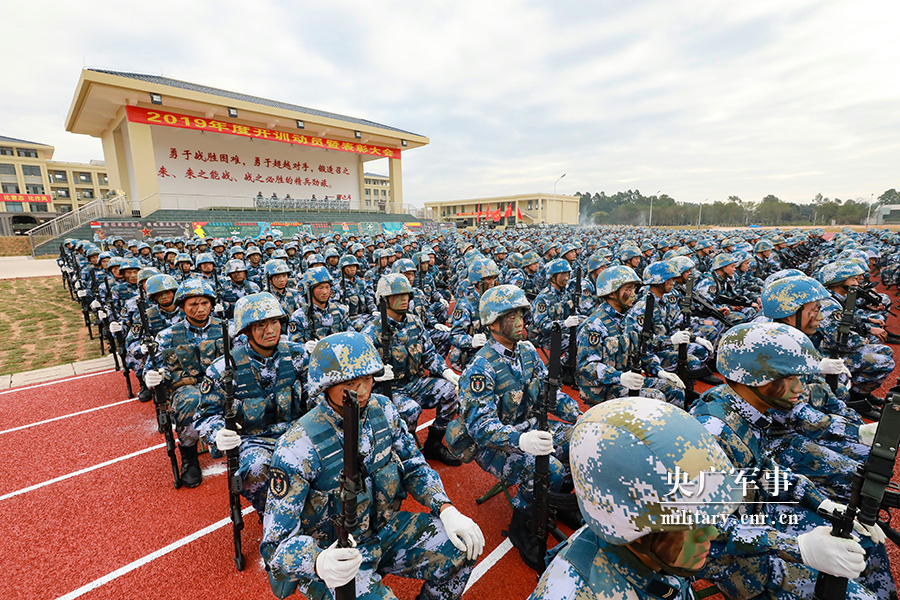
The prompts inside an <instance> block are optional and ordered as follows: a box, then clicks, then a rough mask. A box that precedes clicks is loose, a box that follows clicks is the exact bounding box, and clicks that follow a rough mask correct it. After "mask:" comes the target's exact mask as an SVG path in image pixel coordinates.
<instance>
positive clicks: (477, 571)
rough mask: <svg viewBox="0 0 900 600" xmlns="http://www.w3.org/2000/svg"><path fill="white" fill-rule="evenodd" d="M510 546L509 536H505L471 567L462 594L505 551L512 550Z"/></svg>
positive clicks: (495, 562) (504, 553)
mask: <svg viewBox="0 0 900 600" xmlns="http://www.w3.org/2000/svg"><path fill="white" fill-rule="evenodd" d="M512 547H513V545H512V542H510V541H509V538H506V539H504V540H503V541H502V542H500V545H499V546H497V547H496V548H494V551H493V552H491V553H490V554H488V555H487V556H485V557H484V560H483V561H481V562H480V563H478V564H477V565H476V566H475V568H474V569H472V575H470V576H469V581H468V582H467V583H466V589H464V590H463V594H465V593H466V592H468V591H469V588H470V587H472V586H473V585H475V582H476V581H478V580H479V579H481V577H482V575H484V574H485V573H487V572H488V571H489V570H490V569H491V567H493V566H494V565H495V564H497V561H499V560H500V559H501V558H503V557H504V556H506V553H507V552H509V551H510V550H512Z"/></svg>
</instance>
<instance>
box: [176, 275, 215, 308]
mask: <svg viewBox="0 0 900 600" xmlns="http://www.w3.org/2000/svg"><path fill="white" fill-rule="evenodd" d="M194 296H204V297H206V298H209V301H210V302H212V303H213V304H215V303H216V290H214V289H213V287H212V286H211V285H210V284H209V282H208V281H206V280H205V279H201V278H200V277H193V278H191V279H188V280H187V281H182V282H181V285H180V286H178V291H177V292H176V293H175V304H177V305H178V306H183V305H184V302H185V300H187V299H188V298H193V297H194Z"/></svg>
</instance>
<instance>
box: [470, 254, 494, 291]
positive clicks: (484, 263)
mask: <svg viewBox="0 0 900 600" xmlns="http://www.w3.org/2000/svg"><path fill="white" fill-rule="evenodd" d="M499 275H500V269H498V268H497V263H495V262H494V261H493V260H491V259H489V258H484V257H481V258H476V259H475V260H474V261H472V264H470V265H469V277H468V279H469V283H471V284H472V285H475V284H476V283H478V282H480V281H481V280H482V279H487V278H489V277H498V276H499Z"/></svg>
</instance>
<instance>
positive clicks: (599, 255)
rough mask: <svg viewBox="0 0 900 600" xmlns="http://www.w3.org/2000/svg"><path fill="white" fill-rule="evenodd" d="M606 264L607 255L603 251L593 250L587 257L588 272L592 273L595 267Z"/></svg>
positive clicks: (598, 267) (607, 261) (602, 266)
mask: <svg viewBox="0 0 900 600" xmlns="http://www.w3.org/2000/svg"><path fill="white" fill-rule="evenodd" d="M607 265H609V256H608V255H606V254H604V253H603V252H595V253H594V255H593V256H591V257H590V258H589V259H588V273H593V272H594V271H596V270H597V269H602V268H604V267H606V266H607Z"/></svg>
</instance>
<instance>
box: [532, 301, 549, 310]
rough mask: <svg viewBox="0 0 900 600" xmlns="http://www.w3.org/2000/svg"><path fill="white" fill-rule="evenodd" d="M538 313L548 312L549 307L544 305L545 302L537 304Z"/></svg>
mask: <svg viewBox="0 0 900 600" xmlns="http://www.w3.org/2000/svg"><path fill="white" fill-rule="evenodd" d="M534 308H535V311H536V312H547V305H546V304H544V301H543V300H541V301H540V302H538V303H537V306H535V307H534Z"/></svg>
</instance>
